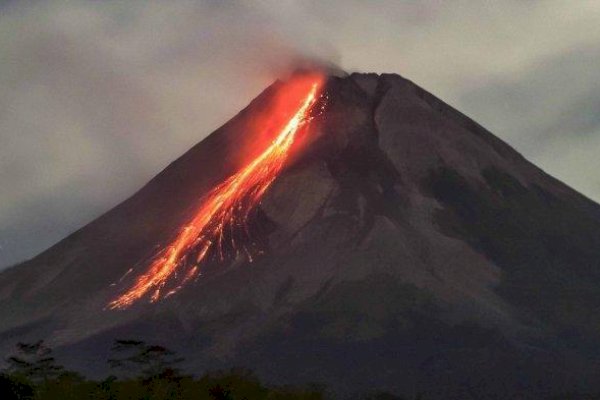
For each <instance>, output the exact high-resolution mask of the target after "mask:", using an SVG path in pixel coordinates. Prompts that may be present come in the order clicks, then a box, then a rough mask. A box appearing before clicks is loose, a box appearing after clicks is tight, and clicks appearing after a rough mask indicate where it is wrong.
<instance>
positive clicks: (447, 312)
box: [0, 73, 600, 399]
mask: <svg viewBox="0 0 600 400" xmlns="http://www.w3.org/2000/svg"><path fill="white" fill-rule="evenodd" d="M307 82H308V83H307ZM311 90H312V92H311ZM273 146H275V148H274V147H273ZM215 199H216V200H215ZM136 290H137V291H136ZM0 299H1V300H2V301H1V303H0V349H2V351H3V352H4V354H7V353H9V352H11V350H12V348H13V346H14V344H15V343H16V342H17V341H35V340H38V339H45V340H46V341H47V342H48V343H50V344H51V345H52V346H53V347H54V348H55V349H57V351H58V354H59V357H61V358H60V359H62V360H65V363H66V364H67V365H68V366H70V367H72V368H75V369H77V370H80V371H82V372H85V373H87V374H90V375H100V374H105V373H106V372H107V371H106V368H105V360H106V358H107V357H108V350H109V348H110V346H111V344H112V342H113V340H114V339H123V338H126V339H129V338H134V339H141V340H145V341H147V342H149V343H158V344H162V345H164V346H167V347H169V348H171V349H173V350H175V351H178V352H180V353H181V354H183V355H184V356H185V358H186V365H185V369H186V370H187V371H189V372H193V373H202V372H203V371H205V370H206V369H214V368H223V367H228V366H242V367H247V368H250V369H252V370H254V371H256V372H257V373H258V375H259V376H261V377H263V378H264V379H266V380H268V381H270V382H274V383H283V382H285V383H306V382H323V383H326V384H327V385H329V387H331V388H332V390H334V391H336V392H340V393H354V392H359V391H365V390H371V389H385V390H390V391H392V392H395V393H399V394H402V395H408V396H412V395H415V394H416V393H423V394H424V395H425V398H432V399H436V398H440V399H441V398H444V399H448V398H457V399H458V398H460V399H486V398H490V399H491V398H498V399H507V398H512V397H514V396H518V398H543V397H548V396H550V395H553V394H560V393H564V392H571V393H589V392H592V391H600V369H599V368H598V367H599V366H600V365H599V360H600V313H599V312H598V311H599V310H600V206H599V205H598V204H596V203H594V202H592V201H591V200H589V199H587V198H586V197H584V196H582V195H581V194H579V193H577V192H576V191H574V190H572V189H571V188H569V187H567V186H566V185H564V184H563V183H561V182H559V181H558V180H556V179H554V178H552V177H551V176H549V175H547V174H546V173H544V172H543V171H542V170H540V169H539V168H537V167H536V166H535V165H533V164H531V163H530V162H528V161H527V160H526V159H525V158H523V157H522V156H521V155H520V154H519V153H518V152H516V151H515V150H514V149H512V148H511V147H510V146H508V145H507V144H506V143H504V142H502V141H501V140H500V139H498V138H497V137H495V136H494V135H492V134H491V133H490V132H488V131H487V130H486V129H485V128H483V127H482V126H480V125H478V124H477V123H476V122H474V121H473V120H471V119H469V118H468V117H466V116H465V115H463V114H461V113H460V112H459V111H457V110H455V109H453V108H452V107H450V106H449V105H447V104H445V103H444V102H442V101H441V100H439V99H438V98H436V97H435V96H433V95H432V94H430V93H429V92H427V91H425V90H424V89H422V88H420V87H418V86H417V85H415V84H413V83H412V82H410V81H408V80H406V79H404V78H402V77H401V76H398V75H395V74H382V75H376V74H358V73H354V74H350V75H346V74H344V75H343V76H326V77H323V76H321V75H319V74H314V73H298V74H295V75H293V76H292V77H291V78H289V79H288V80H286V81H277V82H275V83H273V84H272V85H271V86H269V87H268V88H267V89H266V90H265V91H263V92H262V93H261V94H260V95H259V96H258V97H257V98H256V99H255V100H253V101H252V102H251V103H250V104H249V105H248V106H247V107H246V108H245V109H244V110H242V111H241V112H240V113H239V114H238V115H237V116H235V117H234V118H232V119H231V120H230V121H229V122H227V123H226V124H225V125H223V126H222V127H221V128H219V129H218V130H217V131H215V132H214V133H212V134H211V135H210V136H208V137H207V138H206V139H205V140H203V141H202V142H200V143H199V144H197V145H196V146H194V147H193V148H192V149H190V150H189V151H188V152H187V153H185V154H184V155H183V156H182V157H180V158H179V159H177V160H176V161H174V162H173V163H172V164H170V165H169V166H168V167H167V168H166V169H165V170H163V171H162V172H161V173H160V174H158V175H157V176H156V177H155V178H154V179H152V180H151V181H150V182H148V183H147V184H146V185H145V186H144V187H143V188H142V189H141V190H140V191H138V192H137V193H135V194H134V195H133V196H132V197H131V198H129V199H128V200H126V201H125V202H123V203H122V204H120V205H118V206H117V207H115V208H114V209H112V210H110V211H109V212H107V213H106V214H104V215H103V216H101V217H100V218H98V219H97V220H95V221H93V222H91V223H90V224H88V225H87V226H85V227H83V228H82V229H80V230H79V231H77V232H75V233H73V234H72V235H70V236H69V237H67V238H65V239H64V240H63V241H61V242H59V243H58V244H56V245H55V246H53V247H52V248H50V249H48V250H47V251H45V252H43V253H42V254H40V255H38V256H37V257H35V258H33V259H32V260H29V261H27V262H25V263H22V264H20V265H17V266H15V267H13V268H10V269H8V270H6V271H4V272H2V273H1V274H0Z"/></svg>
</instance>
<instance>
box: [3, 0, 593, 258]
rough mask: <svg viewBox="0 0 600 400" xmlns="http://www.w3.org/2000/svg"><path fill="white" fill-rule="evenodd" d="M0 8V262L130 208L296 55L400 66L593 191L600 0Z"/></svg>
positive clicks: (271, 0)
mask: <svg viewBox="0 0 600 400" xmlns="http://www.w3.org/2000/svg"><path fill="white" fill-rule="evenodd" d="M0 4H1V5H0V59H1V60H2V63H0V93H1V95H0V199H1V201H0V246H1V247H2V248H1V249H0V266H2V265H7V264H10V263H14V262H16V261H18V260H21V259H23V258H26V257H30V256H32V255H34V254H35V253H37V252H39V251H40V250H42V249H44V248H45V247H47V246H49V245H51V244H52V243H54V242H56V241H57V240H59V239H61V238H62V237H64V236H65V235H66V234H68V233H69V232H71V231H73V230H74V229H76V228H78V227H79V226H81V225H83V224H84V223H86V222H88V221H90V220H91V219H93V218H94V217H96V216H98V215H99V214H100V213H102V212H103V211H105V210H107V209H109V208H110V207H111V206H113V205H115V204H117V203H118V202H120V201H121V200H123V199H125V198H126V197H127V196H129V195H130V194H131V193H133V192H134V191H135V190H136V189H138V188H139V187H140V186H141V185H142V184H143V183H144V182H145V181H147V180H148V179H149V178H151V177H152V176H153V175H154V174H156V173H157V172H158V171H160V170H161V169H162V168H163V167H164V166H166V165H167V164H168V163H169V162H170V161H172V160H173V159H175V158H176V157H177V156H179V155H180V154H182V153H183V152H184V151H185V150H187V149H188V148H189V147H191V146H192V145H193V144H195V143H196V142H198V141H199V140H201V139H202V138H203V137H204V136H205V135H207V134H208V133H210V132H211V131H212V130H214V129H215V128H216V127H218V126H219V125H220V124H221V123H223V122H224V121H226V120H227V119H229V118H230V117H231V116H232V115H233V114H235V113H236V112H237V111H238V110H239V109H241V108H242V107H243V106H244V105H245V104H246V103H247V102H248V101H249V100H250V99H252V98H253V97H254V96H255V95H256V94H257V93H259V92H260V91H261V90H262V89H263V88H264V87H265V86H266V85H267V84H269V83H270V82H271V81H272V80H273V79H275V77H277V76H280V75H282V74H285V73H286V72H287V71H289V69H290V68H293V67H294V66H296V65H298V64H302V63H305V62H307V60H309V61H310V62H328V63H332V64H338V65H341V67H343V68H344V69H346V70H349V71H353V70H360V71H373V72H397V73H400V74H402V75H404V76H406V77H407V78H409V79H412V80H414V81H415V82H416V83H418V84H420V85H422V86H424V87H425V88H427V89H429V90H431V91H432V92H434V93H435V94H437V95H439V96H440V97H441V98H442V99H444V100H446V101H448V102H449V103H451V104H453V105H454V106H456V107H458V108H460V109H461V110H463V111H465V112H466V113H467V114H470V115H472V116H474V117H475V118H476V119H477V120H478V121H480V122H481V123H483V124H484V125H486V126H488V127H490V128H491V129H492V130H493V131H494V132H496V133H498V134H499V135H500V136H501V137H503V138H504V139H506V140H508V141H509V142H510V143H512V144H513V145H515V146H516V147H517V148H518V149H519V150H521V151H523V152H524V153H525V154H526V155H528V156H530V157H532V158H533V159H534V161H537V162H538V163H540V164H541V165H542V166H543V167H544V168H546V169H547V170H548V172H550V173H552V174H554V175H557V176H559V177H561V178H563V179H565V180H566V181H567V182H568V183H570V184H572V185H573V186H575V187H576V188H577V189H579V190H583V191H584V192H585V193H586V194H588V195H590V196H592V197H594V198H596V199H599V198H600V185H599V184H598V173H596V172H595V171H598V170H600V168H598V167H600V165H598V162H597V161H595V160H594V159H593V149H594V146H595V148H596V149H597V148H599V147H598V145H600V143H599V142H598V134H597V127H598V120H597V113H596V112H595V111H594V110H595V109H596V106H597V105H598V100H597V99H598V96H597V94H598V85H597V84H596V82H600V80H598V78H599V76H598V72H597V70H596V69H594V68H593V66H594V65H598V62H599V61H600V56H599V55H598V51H597V49H596V50H594V46H595V45H596V43H599V42H600V23H599V22H600V5H598V4H597V3H593V2H580V3H578V4H577V5H573V4H571V3H567V2H564V1H562V0H560V1H559V0H548V1H544V2H523V1H505V2H485V3H484V2H479V1H466V0H458V1H455V2H447V1H441V0H439V1H422V2H399V1H382V2H377V3H376V4H374V3H373V2H365V1H358V0H344V1H342V0H333V1H328V2H323V1H317V0H256V1H253V2H243V1H227V2H223V1H191V0H173V1H158V0H156V1H144V2H142V1H129V2H121V1H103V2H89V1H44V2H10V1H9V2H4V3H0ZM572 49H576V50H572ZM567 131H568V132H567ZM585 163H591V164H589V166H586V165H584V164H585ZM590 166H593V167H594V168H595V169H594V170H592V169H591V167H590Z"/></svg>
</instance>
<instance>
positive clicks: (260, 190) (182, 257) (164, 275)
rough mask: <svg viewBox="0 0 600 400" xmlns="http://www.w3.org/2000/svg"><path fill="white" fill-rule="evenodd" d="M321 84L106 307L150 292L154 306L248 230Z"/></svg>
mask: <svg viewBox="0 0 600 400" xmlns="http://www.w3.org/2000/svg"><path fill="white" fill-rule="evenodd" d="M321 85H322V80H321V79H320V78H319V79H317V80H316V81H315V82H313V83H312V84H311V85H310V87H309V91H308V93H307V94H306V95H305V96H304V97H303V100H302V102H301V104H300V106H299V108H298V109H297V110H296V112H295V113H294V114H293V116H292V117H291V119H290V120H289V121H288V122H287V124H286V125H285V126H284V128H283V129H282V130H281V131H280V132H279V134H278V135H277V137H276V138H275V139H274V140H273V142H272V143H271V144H270V145H269V147H267V148H266V149H265V150H264V151H263V152H262V153H261V154H260V155H259V156H258V157H256V158H255V159H254V160H253V161H252V162H250V163H249V164H248V165H247V166H245V167H244V168H242V169H241V170H240V171H238V172H237V173H236V174H234V175H232V176H231V177H229V178H228V179H227V180H225V181H224V182H223V183H221V184H220V185H218V186H217V187H215V188H214V189H213V190H212V191H211V192H210V193H209V194H208V195H207V196H206V197H205V198H204V199H203V202H202V204H201V205H200V208H199V210H198V212H197V213H196V216H195V217H194V218H193V219H192V221H190V223H189V224H188V225H187V226H185V227H184V228H183V229H182V230H181V232H179V234H178V235H177V237H176V238H175V239H174V240H173V242H172V243H171V244H170V245H169V246H168V247H166V248H164V249H163V250H161V251H160V252H159V253H158V254H157V255H156V256H155V257H154V259H153V261H152V262H151V264H150V266H149V267H148V270H147V271H146V272H145V273H144V274H142V275H141V276H139V277H138V278H137V280H136V281H135V283H134V285H133V286H132V287H131V288H130V289H129V290H127V291H126V292H125V293H123V294H121V295H120V296H118V297H117V298H116V299H114V300H113V301H111V302H110V303H109V304H108V308H110V309H120V308H127V307H129V306H131V305H132V304H133V303H134V302H135V301H136V300H139V299H140V298H142V297H144V296H146V295H147V294H148V293H149V292H151V291H152V295H151V297H150V300H151V301H152V302H155V301H157V300H158V299H160V298H161V297H162V298H164V297H166V296H168V295H170V294H173V293H174V292H175V291H176V290H178V289H179V288H180V287H181V286H182V285H183V284H185V283H186V282H188V281H189V280H190V279H193V278H194V277H195V276H196V275H197V274H198V272H199V271H198V265H199V264H200V263H201V262H202V261H203V260H204V258H205V257H206V255H207V254H208V253H209V250H211V248H213V246H215V245H216V246H219V250H220V251H221V249H222V247H221V246H222V241H223V231H224V229H225V228H226V227H232V226H244V224H245V223H246V221H247V219H248V215H249V213H250V212H251V211H252V209H253V208H254V207H255V206H257V205H258V204H259V202H260V200H261V198H262V196H263V195H264V193H265V192H266V191H267V189H268V188H269V186H271V184H272V183H273V181H274V180H275V179H276V178H277V176H278V175H279V173H280V172H281V170H282V168H283V166H284V163H285V161H286V159H287V157H288V155H289V150H290V148H291V146H292V144H293V143H294V139H295V137H296V133H297V132H298V131H299V129H300V128H301V127H302V126H303V125H305V124H306V123H307V122H308V121H309V113H310V110H311V109H312V106H313V105H314V104H315V102H316V101H317V95H318V92H319V89H320V87H321ZM192 253H193V254H192ZM190 256H194V258H195V260H193V264H194V265H193V266H192V267H191V268H190V269H189V270H188V271H186V273H185V276H184V278H183V279H182V280H181V283H180V285H179V286H177V287H176V288H175V289H173V290H170V291H169V292H168V293H166V294H162V293H161V291H162V290H163V289H164V287H165V285H166V284H167V282H168V280H169V278H171V277H172V276H175V277H176V276H177V272H178V270H180V269H182V268H185V266H186V265H188V264H189V257H190Z"/></svg>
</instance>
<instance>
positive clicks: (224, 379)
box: [0, 340, 324, 400]
mask: <svg viewBox="0 0 600 400" xmlns="http://www.w3.org/2000/svg"><path fill="white" fill-rule="evenodd" d="M113 355H114V358H111V359H109V360H108V363H109V365H110V367H111V370H113V371H114V375H111V376H109V377H107V378H106V379H104V380H101V381H94V380H89V379H85V378H84V377H83V376H81V375H79V374H78V373H76V372H72V371H68V370H66V369H65V368H64V367H63V366H61V365H59V364H58V363H57V362H56V360H55V358H54V357H53V356H52V351H51V350H50V349H49V348H48V347H46V346H45V345H44V343H43V342H41V341H40V342H37V343H33V344H27V343H19V344H18V345H17V354H16V355H14V356H11V357H9V358H7V359H6V363H7V365H8V366H7V368H6V369H4V370H3V371H2V372H1V373H0V399H2V400H12V399H35V400H51V399H52V400H54V399H56V400H59V399H60V400H75V399H77V400H79V399H98V400H121V399H122V400H125V399H127V400H136V399H144V400H158V399H161V400H162V399H198V400H202V399H207V400H208V399H211V400H238V399H239V400H243V399H247V400H252V399H273V400H278V399H282V400H283V399H298V400H300V399H302V400H320V399H322V398H324V389H323V387H320V386H318V385H308V386H306V387H301V388H298V387H294V388H292V387H268V386H266V385H264V384H262V383H261V382H260V381H259V380H258V379H257V378H256V377H255V376H254V375H253V373H252V372H251V371H248V370H245V369H232V370H229V371H218V372H212V373H207V374H205V375H204V376H202V377H200V378H194V377H192V376H190V375H186V374H184V373H183V372H181V371H180V370H179V369H178V368H177V365H178V364H179V363H181V362H182V361H183V359H182V358H179V357H177V356H176V354H174V353H173V352H171V351H169V350H168V349H166V348H164V347H161V346H153V345H147V344H145V343H143V342H139V341H135V340H118V341H116V342H115V345H114V347H113ZM117 376H118V377H117Z"/></svg>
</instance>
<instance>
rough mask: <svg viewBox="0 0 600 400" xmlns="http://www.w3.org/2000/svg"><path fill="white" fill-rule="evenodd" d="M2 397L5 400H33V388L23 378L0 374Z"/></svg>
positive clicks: (0, 395)
mask: <svg viewBox="0 0 600 400" xmlns="http://www.w3.org/2000/svg"><path fill="white" fill-rule="evenodd" d="M0 397H1V398H2V399H3V400H28V399H32V398H33V387H32V386H31V384H29V383H28V382H27V381H26V380H25V379H23V378H17V377H13V376H10V375H7V374H3V373H0Z"/></svg>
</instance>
